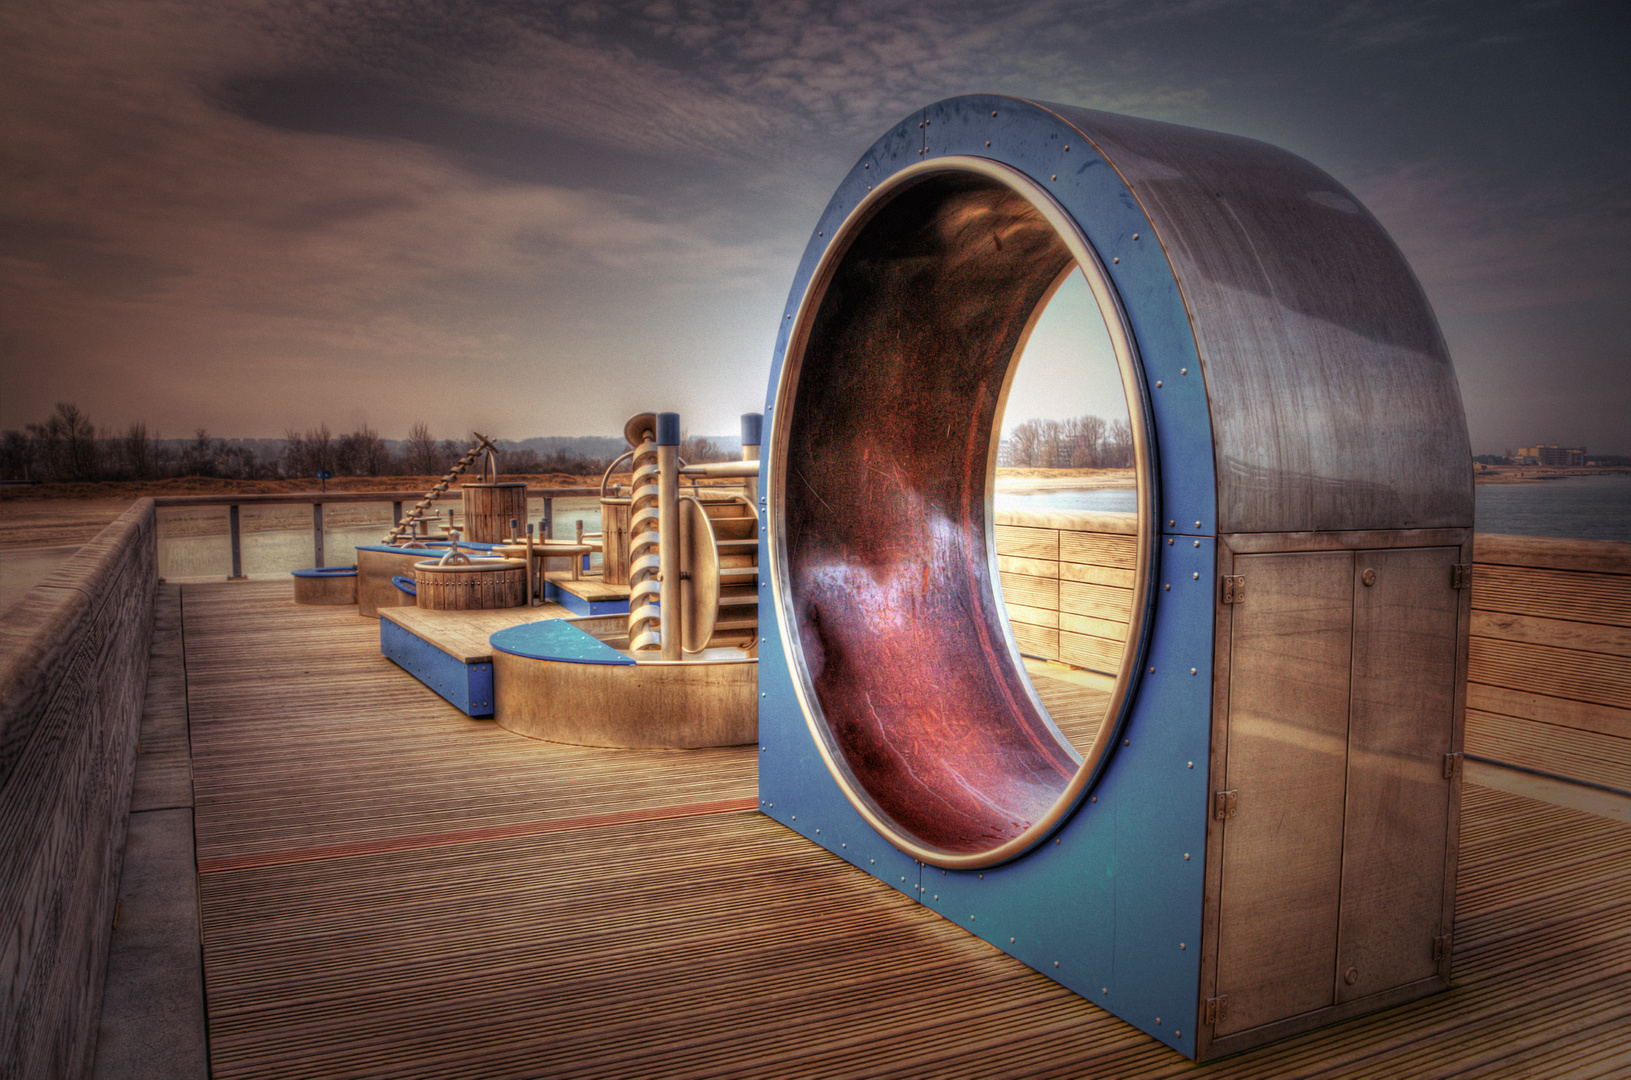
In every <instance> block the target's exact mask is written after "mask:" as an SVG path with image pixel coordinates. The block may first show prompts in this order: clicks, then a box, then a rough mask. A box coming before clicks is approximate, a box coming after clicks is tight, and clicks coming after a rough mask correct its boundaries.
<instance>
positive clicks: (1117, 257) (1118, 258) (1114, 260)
mask: <svg viewBox="0 0 1631 1080" xmlns="http://www.w3.org/2000/svg"><path fill="white" fill-rule="evenodd" d="M1110 261H1111V262H1113V263H1118V262H1120V261H1121V256H1120V255H1117V256H1116V257H1115V258H1113V259H1111V260H1110Z"/></svg>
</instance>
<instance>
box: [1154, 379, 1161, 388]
mask: <svg viewBox="0 0 1631 1080" xmlns="http://www.w3.org/2000/svg"><path fill="white" fill-rule="evenodd" d="M1155 388H1156V389H1157V390H1159V389H1161V380H1160V379H1157V380H1155Z"/></svg>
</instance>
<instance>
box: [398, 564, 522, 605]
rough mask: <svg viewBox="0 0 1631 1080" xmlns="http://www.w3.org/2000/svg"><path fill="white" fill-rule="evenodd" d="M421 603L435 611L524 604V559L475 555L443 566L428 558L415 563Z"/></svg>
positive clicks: (415, 581) (416, 586) (415, 580)
mask: <svg viewBox="0 0 1631 1080" xmlns="http://www.w3.org/2000/svg"><path fill="white" fill-rule="evenodd" d="M413 580H414V587H415V588H416V589H418V591H419V606H420V607H422V608H430V609H432V610H435V611H474V610H477V609H482V608H512V607H520V606H521V605H522V604H525V603H526V602H527V564H526V561H525V560H523V559H474V560H471V561H470V562H468V563H459V564H456V565H452V566H443V565H442V564H441V563H439V562H437V561H435V560H433V559H427V560H426V561H424V562H417V563H414V564H413Z"/></svg>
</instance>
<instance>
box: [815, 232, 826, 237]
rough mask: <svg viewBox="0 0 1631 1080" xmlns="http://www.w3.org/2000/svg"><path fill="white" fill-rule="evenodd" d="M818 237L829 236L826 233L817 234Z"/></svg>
mask: <svg viewBox="0 0 1631 1080" xmlns="http://www.w3.org/2000/svg"><path fill="white" fill-rule="evenodd" d="M816 235H817V236H826V235H827V234H826V233H824V232H818V233H816Z"/></svg>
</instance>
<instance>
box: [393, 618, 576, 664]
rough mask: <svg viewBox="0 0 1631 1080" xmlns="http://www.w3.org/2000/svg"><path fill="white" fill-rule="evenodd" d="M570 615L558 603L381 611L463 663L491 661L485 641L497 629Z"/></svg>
mask: <svg viewBox="0 0 1631 1080" xmlns="http://www.w3.org/2000/svg"><path fill="white" fill-rule="evenodd" d="M571 616H572V613H571V612H570V611H568V610H567V609H566V608H564V607H562V606H561V605H559V604H543V605H540V606H538V607H513V608H492V609H477V610H470V611H454V610H446V611H439V610H433V609H430V608H416V607H411V608H383V609H381V611H380V613H379V617H380V618H382V619H388V620H390V621H391V622H394V623H396V624H397V625H398V626H400V627H402V628H403V629H404V630H407V631H409V632H410V633H412V634H415V635H417V636H418V637H421V638H423V639H425V640H426V641H428V642H430V643H431V644H432V645H434V646H436V647H437V648H438V649H441V650H442V651H443V652H445V653H447V654H448V655H449V656H451V657H452V658H453V659H455V660H458V661H459V662H460V663H464V664H485V663H488V662H490V661H491V660H492V659H493V647H492V646H491V645H489V644H488V643H487V639H488V638H490V637H492V636H493V635H494V634H496V633H497V632H498V631H500V630H507V629H509V628H510V627H512V626H520V625H521V624H523V623H530V622H537V621H538V620H540V619H566V618H570V617H571Z"/></svg>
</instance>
